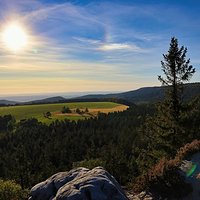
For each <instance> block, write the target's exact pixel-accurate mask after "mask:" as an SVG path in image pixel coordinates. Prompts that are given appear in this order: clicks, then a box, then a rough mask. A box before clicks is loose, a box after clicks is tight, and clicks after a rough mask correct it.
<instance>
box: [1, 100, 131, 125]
mask: <svg viewBox="0 0 200 200" xmlns="http://www.w3.org/2000/svg"><path fill="white" fill-rule="evenodd" d="M63 106H65V107H69V108H70V109H71V111H72V113H66V114H62V113H61V109H62V108H63ZM77 108H79V109H80V110H81V111H84V110H85V109H86V108H88V111H89V112H88V113H85V114H77V113H76V112H75V110H76V109H77ZM127 108H128V106H125V105H122V104H118V103H113V102H76V103H57V104H40V105H23V106H5V107H0V115H7V114H11V115H13V116H14V117H15V118H16V120H17V121H19V120H21V119H27V118H33V117H34V118H37V119H38V120H39V121H42V122H45V123H51V122H52V121H54V120H56V119H60V120H62V119H70V120H79V119H85V118H88V117H92V116H96V115H97V114H98V112H103V113H109V112H114V111H123V110H126V109H127ZM46 112H51V115H52V116H51V117H50V118H46V117H44V113H46Z"/></svg>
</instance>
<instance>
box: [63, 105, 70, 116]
mask: <svg viewBox="0 0 200 200" xmlns="http://www.w3.org/2000/svg"><path fill="white" fill-rule="evenodd" d="M61 112H62V113H63V114H64V113H71V112H72V111H71V110H70V109H69V108H68V107H65V106H63V107H62V110H61Z"/></svg>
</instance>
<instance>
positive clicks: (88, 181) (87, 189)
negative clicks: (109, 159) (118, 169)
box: [29, 167, 128, 200]
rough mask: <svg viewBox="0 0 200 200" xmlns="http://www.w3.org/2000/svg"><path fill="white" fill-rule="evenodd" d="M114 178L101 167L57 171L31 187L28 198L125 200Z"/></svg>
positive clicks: (36, 199) (42, 199) (41, 199)
mask: <svg viewBox="0 0 200 200" xmlns="http://www.w3.org/2000/svg"><path fill="white" fill-rule="evenodd" d="M127 199H128V198H127V197H126V195H125V193H124V192H123V190H122V189H121V187H120V185H119V184H118V182H117V181H116V180H115V178H114V177H113V176H112V175H110V174H109V173H108V172H107V171H105V170H104V169H103V168H101V167H96V168H94V169H92V170H89V169H86V168H77V169H74V170H71V171H69V172H60V173H57V174H55V175H53V176H51V177H50V178H48V179H47V180H46V181H44V182H41V183H39V184H37V185H35V186H34V187H33V188H32V189H31V193H30V198H29V200H127Z"/></svg>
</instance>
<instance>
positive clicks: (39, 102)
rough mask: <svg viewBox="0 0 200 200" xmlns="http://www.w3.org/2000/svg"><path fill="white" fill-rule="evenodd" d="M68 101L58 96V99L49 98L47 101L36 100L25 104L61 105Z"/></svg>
mask: <svg viewBox="0 0 200 200" xmlns="http://www.w3.org/2000/svg"><path fill="white" fill-rule="evenodd" d="M64 101H66V99H65V98H64V97H61V96H56V97H49V98H45V99H40V100H34V101H29V102H26V103H23V104H45V103H60V102H64Z"/></svg>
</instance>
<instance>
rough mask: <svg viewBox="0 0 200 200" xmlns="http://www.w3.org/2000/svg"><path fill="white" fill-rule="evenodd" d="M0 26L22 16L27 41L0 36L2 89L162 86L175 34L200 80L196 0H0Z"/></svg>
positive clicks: (0, 28) (34, 90)
mask: <svg viewBox="0 0 200 200" xmlns="http://www.w3.org/2000/svg"><path fill="white" fill-rule="evenodd" d="M0 9H1V12H0V24H1V25H0V31H1V32H2V31H3V28H4V27H5V25H7V24H9V23H12V22H13V21H17V22H19V23H20V24H21V25H22V26H23V28H24V29H25V30H26V33H27V36H28V43H27V47H26V48H25V49H23V50H22V51H20V52H14V53H13V52H11V51H9V50H8V49H6V48H5V47H4V45H3V41H0V44H1V45H0V91H1V94H28V93H29V94H30V93H53V92H57V93H58V92H79V91H97V92H98V91H126V90H132V89H137V88H139V87H144V86H155V85H160V83H159V82H158V80H157V75H160V74H162V72H161V67H160V61H161V60H162V54H163V53H166V52H167V50H168V47H169V42H170V39H171V37H172V36H175V37H177V38H178V40H179V44H180V45H184V46H186V47H187V48H188V54H187V56H188V58H191V64H193V66H194V67H195V68H196V70H197V72H196V74H195V75H194V77H193V79H192V80H191V81H195V82H196V81H199V75H200V73H199V71H200V68H199V66H200V58H199V53H200V45H199V43H200V26H199V24H200V14H199V9H200V1H199V0H176V1H172V0H162V1H158V0H154V1H153V0H146V1H145V0H127V1H126V0H110V1H108V0H107V1H106V0H93V1H92V0H70V1H65V0H58V1H53V0H17V1H16V0H0ZM0 34H1V33H0Z"/></svg>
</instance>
